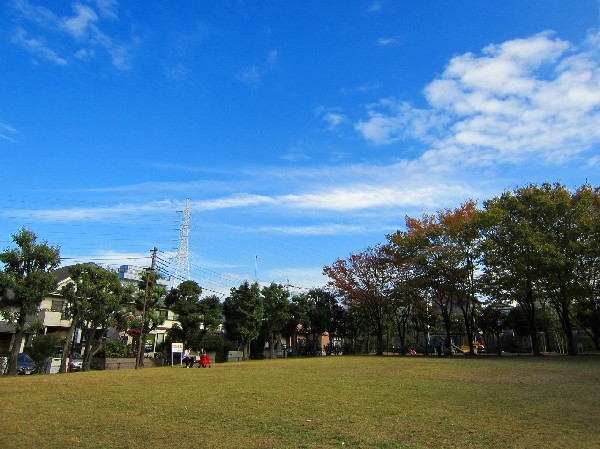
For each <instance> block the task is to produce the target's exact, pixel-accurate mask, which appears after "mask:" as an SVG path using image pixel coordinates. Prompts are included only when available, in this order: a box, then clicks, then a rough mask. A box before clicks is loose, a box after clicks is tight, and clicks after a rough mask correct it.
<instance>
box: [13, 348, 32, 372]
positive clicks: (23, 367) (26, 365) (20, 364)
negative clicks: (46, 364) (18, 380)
mask: <svg viewBox="0 0 600 449" xmlns="http://www.w3.org/2000/svg"><path fill="white" fill-rule="evenodd" d="M36 369H37V368H36V366H35V363H34V362H33V360H31V357H29V355H27V354H25V353H23V352H20V353H19V354H18V355H17V374H33V373H35V372H36Z"/></svg>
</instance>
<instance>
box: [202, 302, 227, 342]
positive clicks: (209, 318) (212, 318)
mask: <svg viewBox="0 0 600 449" xmlns="http://www.w3.org/2000/svg"><path fill="white" fill-rule="evenodd" d="M200 317H201V318H202V329H201V330H200V332H201V333H200V342H202V340H203V339H204V338H205V337H206V333H207V332H208V331H214V330H216V329H218V327H219V326H220V325H221V324H222V322H223V304H222V303H221V300H220V299H219V298H218V297H217V296H215V295H211V296H206V297H204V298H201V299H200Z"/></svg>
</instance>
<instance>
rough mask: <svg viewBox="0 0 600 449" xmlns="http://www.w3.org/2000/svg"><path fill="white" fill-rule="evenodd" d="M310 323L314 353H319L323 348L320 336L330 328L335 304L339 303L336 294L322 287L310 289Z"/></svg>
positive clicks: (308, 295)
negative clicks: (319, 343)
mask: <svg viewBox="0 0 600 449" xmlns="http://www.w3.org/2000/svg"><path fill="white" fill-rule="evenodd" d="M307 297H308V325H309V330H310V333H311V334H312V344H313V347H312V351H311V353H312V355H317V354H318V353H319V352H320V351H321V348H320V347H319V345H318V342H319V340H318V338H319V337H320V336H321V335H323V334H324V333H325V332H326V331H328V330H329V328H330V326H331V321H332V319H333V310H332V308H333V306H334V305H335V304H336V303H337V301H336V298H335V296H334V295H333V294H332V293H331V292H328V291H327V290H323V289H320V288H314V289H311V290H309V292H308V294H307Z"/></svg>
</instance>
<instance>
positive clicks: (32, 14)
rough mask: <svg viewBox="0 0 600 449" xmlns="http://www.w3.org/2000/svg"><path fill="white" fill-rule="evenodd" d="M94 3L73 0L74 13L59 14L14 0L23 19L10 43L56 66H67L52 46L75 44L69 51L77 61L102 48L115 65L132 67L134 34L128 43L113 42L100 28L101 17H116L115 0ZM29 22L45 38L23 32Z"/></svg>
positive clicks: (135, 41) (89, 56)
mask: <svg viewBox="0 0 600 449" xmlns="http://www.w3.org/2000/svg"><path fill="white" fill-rule="evenodd" d="M94 3H95V4H94V5H93V6H92V5H91V4H83V3H79V2H74V3H72V9H73V14H72V15H70V16H65V17H61V16H59V15H57V14H55V13H54V12H53V11H52V10H50V9H48V8H46V7H43V6H37V5H33V4H31V3H30V2H29V1H27V0H17V1H15V3H14V7H15V10H16V11H17V12H18V13H19V15H20V17H21V19H24V20H21V22H22V24H21V25H20V26H19V27H18V28H17V30H16V32H15V33H14V34H13V42H15V43H18V44H20V45H21V46H23V47H24V48H26V49H27V50H29V51H31V52H33V53H35V54H37V55H38V56H40V57H42V58H43V59H47V60H49V61H52V62H54V63H55V64H57V65H67V64H68V60H67V59H66V58H65V57H61V56H59V55H58V53H57V52H56V51H55V50H53V49H52V48H53V47H60V48H67V47H73V45H76V49H73V50H72V51H71V54H72V55H73V57H74V58H76V59H79V60H88V59H91V58H94V57H96V56H97V55H98V54H99V53H98V52H96V51H95V49H101V50H103V52H105V54H108V55H109V57H110V60H111V62H112V64H113V66H114V67H116V68H117V69H119V70H128V69H129V68H130V67H131V55H130V52H131V49H132V48H133V47H134V46H135V45H137V43H138V39H137V38H136V37H133V38H129V39H130V40H129V42H127V43H117V42H115V39H114V38H113V37H111V36H109V35H108V34H106V33H105V32H103V31H102V30H101V28H100V25H101V22H102V21H103V20H117V19H118V16H117V12H116V10H117V6H118V4H117V2H116V1H114V0H96V1H95V2H94ZM95 8H96V9H95ZM28 22H33V23H35V24H37V25H38V26H39V28H40V29H41V31H39V30H38V32H39V33H41V32H43V33H45V34H44V37H28V36H27V33H28V32H26V31H25V30H26V28H25V26H26V24H27V25H28V24H29V23H28ZM65 36H66V37H68V39H65ZM49 41H50V43H49ZM103 52H100V53H103Z"/></svg>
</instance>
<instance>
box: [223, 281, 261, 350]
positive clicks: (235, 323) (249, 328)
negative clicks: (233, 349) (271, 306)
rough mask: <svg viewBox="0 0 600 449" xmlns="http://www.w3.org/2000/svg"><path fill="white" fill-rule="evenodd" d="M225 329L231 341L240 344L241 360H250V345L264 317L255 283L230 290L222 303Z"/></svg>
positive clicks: (246, 283)
mask: <svg viewBox="0 0 600 449" xmlns="http://www.w3.org/2000/svg"><path fill="white" fill-rule="evenodd" d="M223 315H224V316H225V329H226V330H227V335H228V337H229V338H230V339H232V340H239V341H241V343H242V350H243V359H244V360H248V359H249V358H250V343H251V342H252V340H254V339H255V338H256V337H258V335H259V334H260V329H261V325H262V319H263V316H264V304H263V301H262V298H261V295H260V288H259V286H258V283H257V282H254V283H253V284H250V283H249V282H248V281H245V282H244V283H242V284H241V285H240V286H239V287H238V288H232V289H231V291H230V294H229V296H228V297H227V298H225V301H224V302H223Z"/></svg>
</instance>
